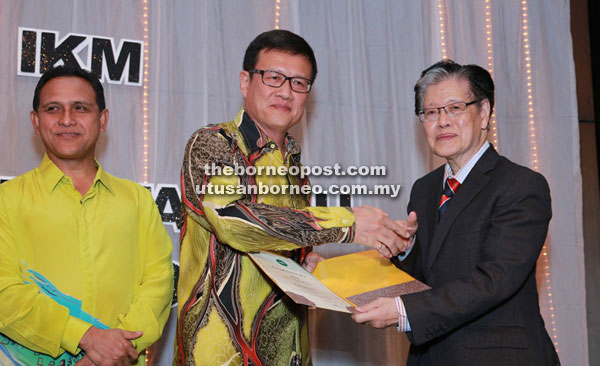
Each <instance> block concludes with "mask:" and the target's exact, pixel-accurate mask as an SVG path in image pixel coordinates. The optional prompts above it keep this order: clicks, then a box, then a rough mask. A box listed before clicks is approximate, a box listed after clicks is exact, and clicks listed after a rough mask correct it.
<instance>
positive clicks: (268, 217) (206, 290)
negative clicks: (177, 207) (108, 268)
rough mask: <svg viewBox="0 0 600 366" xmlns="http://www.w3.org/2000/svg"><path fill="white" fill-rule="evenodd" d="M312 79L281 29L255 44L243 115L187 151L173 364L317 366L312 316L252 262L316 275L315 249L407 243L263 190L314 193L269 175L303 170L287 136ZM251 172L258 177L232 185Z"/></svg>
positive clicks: (300, 52)
mask: <svg viewBox="0 0 600 366" xmlns="http://www.w3.org/2000/svg"><path fill="white" fill-rule="evenodd" d="M316 73H317V66H316V61H315V57H314V54H313V52H312V49H311V48H310V46H309V45H308V44H307V43H306V41H304V39H302V38H301V37H299V36H297V35H295V34H293V33H291V32H288V31H282V30H274V31H269V32H265V33H263V34H261V35H259V36H258V37H257V38H256V39H255V40H254V41H253V42H252V43H251V44H250V45H249V46H248V49H247V50H246V55H245V57H244V70H243V71H242V72H241V73H240V89H241V92H242V95H243V96H244V99H245V107H244V109H242V110H241V111H240V112H239V113H238V114H237V116H236V117H235V119H234V120H233V121H230V122H226V123H221V124H218V125H211V126H207V127H205V128H202V129H200V130H198V131H196V132H195V133H194V134H193V135H192V137H191V138H190V140H189V142H188V144H187V146H186V149H185V156H184V162H183V168H182V190H183V202H184V207H185V212H184V224H183V225H184V227H183V228H182V240H181V252H180V262H181V263H180V265H181V267H180V279H179V288H178V294H179V317H178V325H177V344H176V350H175V353H176V354H175V364H176V365H196V366H201V365H264V366H277V365H310V364H311V360H310V351H309V344H308V336H307V332H306V326H305V325H306V324H305V314H306V309H305V308H304V307H303V306H298V305H296V304H294V303H293V301H292V300H291V299H290V298H288V297H286V296H285V295H284V294H283V293H282V292H281V291H279V290H278V289H277V288H276V287H275V286H274V284H273V283H272V282H271V281H269V280H268V278H267V277H266V276H265V275H264V274H263V273H262V272H261V271H260V269H259V268H258V267H257V266H256V265H255V264H254V263H253V262H252V260H251V259H250V257H249V256H248V255H246V253H248V252H257V251H261V250H271V251H277V252H279V253H282V254H284V255H286V256H288V257H293V258H295V259H296V260H298V261H299V262H301V263H303V264H304V265H305V267H306V268H308V269H309V270H311V269H313V268H314V265H315V264H316V262H317V261H318V260H319V259H320V256H318V255H317V254H315V253H312V252H309V250H308V249H310V247H311V246H313V245H317V244H322V243H331V242H338V243H351V242H356V243H361V244H365V245H369V246H371V247H374V248H377V249H378V250H379V252H380V253H381V254H382V255H383V256H385V257H388V258H389V257H391V256H392V255H395V254H397V253H398V252H399V251H401V250H403V248H404V247H405V246H406V245H407V244H408V240H407V238H405V237H403V235H404V236H406V230H405V229H404V228H402V227H399V226H398V225H397V224H396V223H395V222H394V221H392V220H391V219H389V218H388V217H387V215H386V214H385V213H384V212H383V211H381V210H379V209H376V208H372V207H366V206H365V207H356V208H353V209H349V208H344V207H308V205H309V195H308V194H299V193H298V192H295V194H289V190H288V191H285V192H283V193H280V194H273V193H274V192H273V191H272V192H271V193H265V192H264V191H261V187H265V186H268V187H274V186H279V188H280V190H281V191H283V190H284V189H285V188H284V187H287V188H291V187H301V186H308V184H309V183H308V181H307V180H306V179H302V178H301V177H300V176H298V175H293V174H269V172H267V171H266V169H264V168H266V167H275V168H283V169H282V170H280V171H284V170H286V169H287V170H289V169H290V168H293V167H296V168H295V169H298V168H299V167H300V166H301V165H300V147H299V145H298V144H297V143H296V142H295V141H294V140H293V139H292V138H291V136H289V135H288V134H287V131H288V130H289V129H290V128H291V127H292V126H293V125H294V124H296V123H297V122H298V121H299V120H300V119H301V117H302V114H303V113H304V107H305V102H306V98H307V96H308V92H310V90H311V87H312V84H313V82H314V80H315V76H316ZM213 167H218V168H219V169H220V171H219V170H216V169H213ZM248 167H250V168H251V169H246V171H247V172H249V173H254V170H255V172H256V174H235V172H240V168H241V169H244V168H248ZM291 170H292V171H293V170H294V169H291ZM240 187H241V188H244V187H245V188H248V187H256V188H257V191H254V192H248V191H244V189H241V190H238V188H240ZM303 193H306V191H304V192H303Z"/></svg>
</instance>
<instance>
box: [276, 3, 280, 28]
mask: <svg viewBox="0 0 600 366" xmlns="http://www.w3.org/2000/svg"><path fill="white" fill-rule="evenodd" d="M280 15H281V0H275V29H279V16H280Z"/></svg>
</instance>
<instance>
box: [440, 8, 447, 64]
mask: <svg viewBox="0 0 600 366" xmlns="http://www.w3.org/2000/svg"><path fill="white" fill-rule="evenodd" d="M438 15H439V19H440V44H441V46H442V59H444V60H445V59H447V58H448V48H447V47H446V45H447V43H446V38H447V34H448V32H446V11H445V9H444V4H443V3H442V0H438Z"/></svg>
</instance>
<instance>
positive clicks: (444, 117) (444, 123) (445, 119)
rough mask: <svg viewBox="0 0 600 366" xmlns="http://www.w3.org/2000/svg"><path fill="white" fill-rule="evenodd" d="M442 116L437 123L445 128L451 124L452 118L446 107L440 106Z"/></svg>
mask: <svg viewBox="0 0 600 366" xmlns="http://www.w3.org/2000/svg"><path fill="white" fill-rule="evenodd" d="M439 111H440V118H439V119H438V122H437V125H438V127H439V128H443V127H446V126H449V125H450V121H451V118H450V116H449V115H448V113H447V112H446V110H445V109H444V108H440V109H439Z"/></svg>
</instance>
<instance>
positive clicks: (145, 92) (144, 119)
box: [142, 0, 150, 183]
mask: <svg viewBox="0 0 600 366" xmlns="http://www.w3.org/2000/svg"><path fill="white" fill-rule="evenodd" d="M143 19H144V20H143V24H144V73H143V93H142V123H143V126H142V134H143V145H142V147H143V150H142V151H143V158H142V162H143V163H142V166H143V172H142V178H143V179H142V180H143V182H144V183H148V171H149V169H148V166H149V159H148V150H149V140H150V138H149V128H148V126H149V123H148V0H143Z"/></svg>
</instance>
